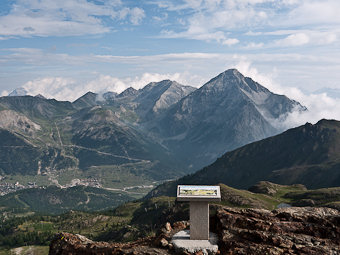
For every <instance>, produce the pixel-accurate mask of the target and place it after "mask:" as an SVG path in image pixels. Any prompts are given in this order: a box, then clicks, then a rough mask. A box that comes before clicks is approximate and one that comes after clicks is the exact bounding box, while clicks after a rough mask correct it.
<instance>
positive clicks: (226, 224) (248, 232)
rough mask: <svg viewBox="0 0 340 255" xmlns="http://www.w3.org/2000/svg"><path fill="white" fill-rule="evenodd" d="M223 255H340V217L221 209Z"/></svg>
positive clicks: (316, 211)
mask: <svg viewBox="0 0 340 255" xmlns="http://www.w3.org/2000/svg"><path fill="white" fill-rule="evenodd" d="M217 218H218V220H219V222H218V226H217V228H218V232H219V235H220V250H221V252H222V254H254V255H256V254H258V255H260V254H261V255H262V254H273V255H274V254H340V215H339V211H338V210H335V209H330V208H312V207H302V208H298V207H291V208H282V209H278V210H274V211H268V210H263V209H231V208H220V209H219V210H218V213H217Z"/></svg>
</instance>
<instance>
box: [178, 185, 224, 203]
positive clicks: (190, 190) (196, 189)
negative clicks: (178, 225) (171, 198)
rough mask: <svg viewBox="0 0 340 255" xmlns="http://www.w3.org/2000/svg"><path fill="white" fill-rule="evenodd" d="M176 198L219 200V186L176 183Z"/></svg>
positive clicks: (181, 199) (180, 199)
mask: <svg viewBox="0 0 340 255" xmlns="http://www.w3.org/2000/svg"><path fill="white" fill-rule="evenodd" d="M177 200H179V201H214V200H218V201H219V200H221V192H220V186H205V185H200V186H196V185H178V186H177Z"/></svg>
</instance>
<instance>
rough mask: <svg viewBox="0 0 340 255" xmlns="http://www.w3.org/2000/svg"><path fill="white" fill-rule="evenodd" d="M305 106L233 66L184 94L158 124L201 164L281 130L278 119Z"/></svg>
mask: <svg viewBox="0 0 340 255" xmlns="http://www.w3.org/2000/svg"><path fill="white" fill-rule="evenodd" d="M303 110H305V108H304V107H303V106H301V105H300V104H299V103H298V102H296V101H293V100H290V99H289V98H287V97H286V96H282V95H277V94H274V93H272V92H270V91H269V90H268V89H266V88H265V87H263V86H261V85H260V84H258V83H257V82H255V81H253V80H252V79H251V78H248V77H244V76H243V75H242V74H241V73H240V72H238V71H237V70H236V69H230V70H227V71H225V72H223V73H221V74H219V75H218V76H216V77H215V78H213V79H211V80H210V81H209V82H207V83H206V84H204V85H203V86H202V87H201V88H199V89H197V90H196V91H194V92H192V93H191V94H189V95H188V96H186V97H184V98H183V99H181V100H180V101H179V102H178V103H177V104H175V105H174V106H173V107H171V108H170V109H169V111H167V112H166V114H165V115H164V116H163V117H162V119H161V120H160V121H159V122H158V123H157V125H155V126H154V127H153V130H154V131H155V132H158V133H160V134H161V135H160V137H161V138H162V139H163V144H165V145H166V146H168V147H169V148H171V150H172V151H176V152H177V154H176V155H177V157H178V158H186V159H187V163H188V166H189V167H191V168H192V169H196V170H197V169H199V168H200V167H203V166H205V165H207V164H210V163H212V162H213V161H215V160H216V158H218V157H219V156H221V155H223V153H225V152H226V151H230V150H233V149H235V148H237V147H240V146H242V145H245V144H248V143H250V142H253V141H257V140H260V139H263V138H266V137H268V136H271V135H274V134H277V133H279V132H281V131H282V129H281V128H280V126H278V125H276V124H277V123H279V122H280V121H282V120H284V119H285V117H286V116H287V115H288V114H289V113H290V112H292V111H303ZM279 120H280V121H279Z"/></svg>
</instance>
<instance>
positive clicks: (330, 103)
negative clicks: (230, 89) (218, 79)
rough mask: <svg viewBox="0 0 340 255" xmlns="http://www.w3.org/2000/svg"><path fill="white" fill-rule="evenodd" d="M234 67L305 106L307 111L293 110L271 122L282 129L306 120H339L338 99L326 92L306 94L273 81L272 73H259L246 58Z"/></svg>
mask: <svg viewBox="0 0 340 255" xmlns="http://www.w3.org/2000/svg"><path fill="white" fill-rule="evenodd" d="M236 68H238V69H239V71H240V72H241V73H242V74H244V75H245V76H248V77H251V78H252V79H253V80H254V81H256V82H258V83H260V84H261V85H263V86H265V87H266V88H268V89H269V90H271V91H272V92H274V93H277V94H283V95H286V96H288V97H289V98H291V99H293V100H296V101H298V102H299V103H301V104H302V105H303V106H305V107H307V109H308V111H304V112H299V111H294V112H292V113H291V114H289V115H288V116H287V118H286V119H285V120H284V121H283V122H282V121H273V124H274V125H276V126H279V127H281V128H284V129H288V128H292V127H296V126H299V125H303V124H305V123H306V122H310V123H313V124H314V123H316V122H317V121H319V120H321V119H336V120H340V99H334V98H331V97H329V96H327V94H326V93H321V94H306V93H304V92H302V91H301V90H300V89H298V88H295V87H289V86H282V85H280V84H279V83H278V82H276V81H275V72H274V74H264V73H260V72H259V71H258V70H257V69H256V68H255V67H253V66H252V64H251V62H249V61H247V60H243V61H240V62H239V63H238V64H237V65H236Z"/></svg>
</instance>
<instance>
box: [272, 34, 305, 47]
mask: <svg viewBox="0 0 340 255" xmlns="http://www.w3.org/2000/svg"><path fill="white" fill-rule="evenodd" d="M309 41H310V38H309V36H308V35H306V34H305V33H296V34H291V35H289V36H287V37H286V38H284V39H282V40H278V41H276V42H275V44H276V45H278V46H283V47H287V46H301V45H305V44H307V43H309Z"/></svg>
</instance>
